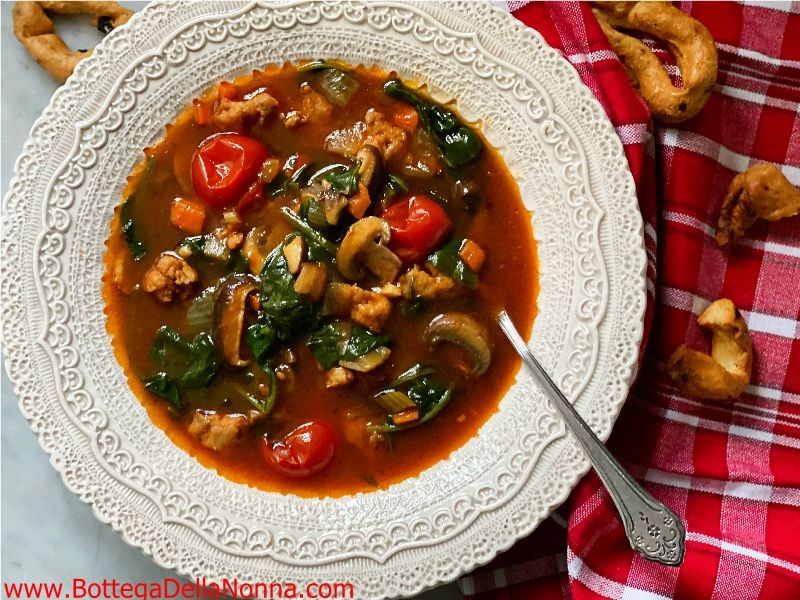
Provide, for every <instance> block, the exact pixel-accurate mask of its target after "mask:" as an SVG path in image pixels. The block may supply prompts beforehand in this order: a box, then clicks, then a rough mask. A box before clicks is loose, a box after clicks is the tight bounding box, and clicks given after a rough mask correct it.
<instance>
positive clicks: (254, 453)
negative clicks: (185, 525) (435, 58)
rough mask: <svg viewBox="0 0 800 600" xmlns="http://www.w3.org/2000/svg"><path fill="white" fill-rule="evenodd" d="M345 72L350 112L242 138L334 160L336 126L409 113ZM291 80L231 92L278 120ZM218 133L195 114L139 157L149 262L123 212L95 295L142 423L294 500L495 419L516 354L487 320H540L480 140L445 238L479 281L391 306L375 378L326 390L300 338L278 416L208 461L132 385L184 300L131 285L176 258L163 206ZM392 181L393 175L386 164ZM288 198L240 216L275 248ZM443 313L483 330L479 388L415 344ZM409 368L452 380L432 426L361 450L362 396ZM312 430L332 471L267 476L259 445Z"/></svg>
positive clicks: (531, 255)
mask: <svg viewBox="0 0 800 600" xmlns="http://www.w3.org/2000/svg"><path fill="white" fill-rule="evenodd" d="M353 76H354V77H355V78H356V79H357V80H358V82H359V84H360V87H359V89H358V92H357V93H356V94H355V96H354V97H353V98H352V100H350V102H349V103H348V104H347V105H346V106H344V107H343V108H336V109H335V111H334V112H333V115H332V116H331V118H330V119H329V120H327V121H326V122H323V123H315V122H308V123H304V124H302V125H300V126H299V127H297V128H296V129H291V130H290V129H288V128H287V127H285V126H284V124H283V121H282V120H281V119H280V118H278V116H274V117H273V118H272V119H271V120H269V121H267V122H266V123H265V124H264V125H263V126H258V127H255V128H252V129H250V130H248V131H246V133H247V134H248V135H251V136H253V137H255V138H256V139H261V140H262V141H264V142H265V143H266V144H267V145H268V147H269V148H270V150H271V151H272V153H273V155H274V156H276V157H278V158H280V159H282V160H285V159H286V158H287V157H288V156H290V155H291V154H293V153H297V152H301V153H305V154H306V155H308V156H309V157H310V158H311V160H314V161H320V162H337V161H340V160H341V157H334V156H332V155H331V154H330V153H328V152H326V151H325V150H323V141H324V140H325V137H326V136H327V135H328V134H329V133H330V132H331V131H332V130H334V129H338V128H346V127H350V126H352V125H353V123H354V122H356V121H358V120H360V119H363V118H364V114H365V112H366V111H367V110H368V109H370V108H373V109H376V110H378V111H380V112H382V113H384V114H386V115H391V114H393V113H394V112H396V111H397V110H399V109H402V108H407V105H405V106H404V105H403V103H401V102H399V101H397V100H394V99H391V98H389V97H387V96H386V95H385V94H384V93H383V92H382V89H381V88H382V85H383V83H384V82H385V81H386V79H387V74H386V73H385V72H383V71H381V70H379V69H377V68H364V67H358V68H357V69H355V70H354V71H353ZM300 80H301V75H300V74H299V73H298V72H297V70H296V68H295V67H294V66H292V65H288V64H287V65H283V66H276V67H268V68H266V69H265V70H263V71H259V72H254V73H253V74H251V75H247V76H243V77H240V78H239V79H237V80H236V81H235V82H234V83H235V84H236V85H237V86H238V87H239V88H240V90H243V91H248V90H255V89H257V88H261V87H264V88H266V89H267V90H268V92H269V93H270V94H271V95H272V96H273V97H274V98H275V99H276V100H278V103H279V105H278V109H279V110H280V111H282V112H285V111H288V110H290V109H291V108H292V107H296V106H299V105H300V103H301V98H300V92H299V81H300ZM214 96H215V90H211V91H209V92H208V94H206V96H205V97H204V99H205V100H207V101H209V102H210V101H213V98H214ZM216 131H218V129H215V126H214V125H205V126H200V125H197V124H196V123H195V121H194V110H193V108H192V107H189V108H187V109H186V110H185V111H184V112H182V113H181V114H180V115H179V116H178V118H177V119H176V120H175V121H174V122H173V123H172V124H170V125H168V126H167V130H166V134H165V136H164V138H163V139H162V140H161V141H159V142H158V143H157V144H155V145H154V146H153V147H152V148H148V149H146V150H145V154H146V155H147V156H148V157H155V159H156V162H155V167H154V170H153V172H152V178H151V181H150V185H149V187H148V191H147V193H146V194H145V195H144V196H143V197H141V198H139V199H137V203H136V205H135V207H134V210H133V215H132V218H133V220H134V222H135V223H136V231H137V235H138V237H139V239H140V240H141V241H142V242H143V243H144V245H145V246H146V248H147V250H148V252H147V254H146V255H145V256H144V257H143V259H142V260H140V261H135V260H133V258H132V256H131V254H130V252H129V251H128V247H127V246H126V242H125V240H124V239H123V236H122V235H121V231H120V227H121V225H120V222H119V209H117V214H116V216H115V219H114V221H113V223H112V226H111V235H110V237H109V240H108V243H107V246H108V250H107V254H106V257H105V263H106V276H105V278H104V287H103V292H104V299H105V302H106V314H107V317H108V319H107V328H108V332H109V334H110V336H111V339H112V341H113V345H114V349H115V352H116V356H117V358H118V360H119V362H120V364H121V365H122V367H123V369H124V371H125V373H126V375H127V378H128V381H129V383H130V386H131V389H132V391H133V392H134V394H135V396H136V397H137V398H139V400H140V401H141V402H142V404H143V405H144V406H145V408H146V409H147V411H148V414H149V415H150V418H151V419H152V420H153V422H154V423H155V425H156V426H158V427H160V428H161V429H163V430H164V431H165V433H166V434H167V435H168V436H169V437H170V439H171V440H172V441H173V442H174V443H175V444H176V445H178V446H179V447H180V448H182V449H183V450H185V451H186V452H188V453H189V454H191V455H192V456H194V457H196V458H197V460H199V461H200V462H201V463H202V464H203V465H205V466H206V467H208V468H212V469H215V470H216V471H217V472H218V473H219V474H220V475H222V476H224V477H226V478H228V479H230V480H232V481H236V482H241V483H244V484H247V485H250V486H255V487H257V488H260V489H264V490H270V491H277V492H282V493H292V494H297V495H301V496H342V495H346V494H352V493H356V492H368V491H370V490H374V489H376V488H383V487H386V486H388V485H390V484H392V483H394V482H398V481H401V480H403V479H406V478H408V477H411V476H414V475H417V474H419V473H420V472H421V471H423V470H424V469H426V468H428V467H429V466H431V465H433V464H434V463H436V462H437V461H440V460H442V459H444V458H446V457H447V456H448V455H449V454H450V453H451V452H452V451H453V450H455V449H456V448H458V447H459V446H461V445H462V444H464V443H465V442H466V441H467V440H468V439H469V438H471V437H473V436H474V435H475V434H476V433H477V431H478V429H479V428H480V427H481V425H482V424H483V423H484V422H486V420H487V419H488V418H489V417H490V416H491V415H492V414H493V413H494V412H495V411H496V410H497V406H498V402H499V400H500V399H501V398H502V397H503V395H504V394H505V393H506V391H507V390H508V389H509V387H510V385H511V384H512V382H513V380H514V377H515V374H516V372H517V370H518V368H519V364H520V363H519V360H518V358H517V357H516V355H515V354H514V351H513V349H512V348H511V346H510V345H509V344H507V343H506V342H505V341H504V339H503V338H502V334H501V332H500V329H499V327H498V326H497V324H496V315H497V313H498V312H499V311H500V310H501V309H505V310H507V311H508V313H509V314H510V315H511V317H512V319H513V320H514V322H515V323H516V324H517V326H518V327H519V329H520V330H521V331H522V332H523V333H524V334H527V333H528V332H530V330H531V327H532V323H533V319H534V317H535V312H536V309H535V306H536V297H537V293H538V287H537V286H538V283H537V281H538V277H537V258H536V248H535V244H534V241H533V232H532V229H531V219H530V214H529V212H528V211H527V210H526V209H525V207H524V206H523V203H522V200H521V198H520V194H519V190H518V188H517V185H516V183H515V182H514V180H513V179H512V177H511V175H510V173H509V171H508V169H507V168H506V166H505V164H504V162H503V160H502V158H501V157H500V155H499V154H498V153H497V152H496V151H495V150H494V149H493V148H491V147H490V146H489V145H488V143H486V141H485V140H484V150H483V151H482V153H481V154H480V156H479V157H478V158H477V159H476V160H475V161H474V163H472V164H470V165H469V166H468V169H469V174H470V177H471V178H472V179H473V180H474V181H476V182H477V183H478V184H479V186H480V189H481V191H482V193H483V195H484V198H485V201H484V202H483V204H482V205H481V206H480V207H479V208H478V209H477V210H476V211H474V212H468V211H465V210H461V209H459V210H453V209H448V213H449V214H450V216H451V218H452V220H453V223H454V225H453V232H454V234H459V235H462V236H464V237H468V238H470V239H472V240H474V241H475V242H477V243H478V244H479V245H480V246H481V247H482V248H483V249H484V250H485V252H486V255H487V259H486V262H485V264H484V265H483V267H482V269H481V270H480V272H479V277H480V283H479V284H478V285H477V286H476V287H475V288H474V289H471V290H469V291H468V292H467V293H466V294H465V295H464V296H462V297H457V298H452V299H447V300H437V301H435V302H431V303H430V304H429V305H428V306H427V308H424V310H422V312H421V313H419V314H414V315H409V316H405V315H402V314H400V311H398V310H397V309H395V310H394V311H393V313H392V315H391V317H390V318H389V320H388V321H387V323H386V325H385V327H384V328H383V330H382V332H381V333H382V334H385V335H388V336H389V337H390V338H391V344H390V347H391V350H392V353H391V356H390V358H389V360H388V361H387V362H386V363H384V364H383V365H381V366H380V367H378V368H377V369H375V370H374V371H371V372H369V373H363V374H362V373H357V374H356V375H357V376H356V378H355V381H354V382H353V383H351V384H350V385H348V386H344V387H335V388H329V389H326V387H325V374H324V372H323V370H322V369H321V367H320V366H319V365H318V364H317V362H316V360H315V359H314V357H313V356H312V355H311V353H310V352H309V350H308V348H307V347H306V345H305V340H306V339H307V335H305V336H300V337H299V338H298V339H295V340H294V341H292V342H291V343H290V344H289V347H290V348H291V349H292V351H293V352H294V354H295V355H296V359H297V360H296V362H295V363H294V364H292V365H291V377H289V378H288V379H287V380H285V381H280V382H279V383H278V391H277V401H276V405H275V408H274V410H273V411H272V412H271V413H270V414H269V415H268V416H267V417H266V419H265V420H264V421H263V422H261V423H259V424H258V425H256V426H254V427H253V428H252V430H250V431H249V432H247V433H246V434H245V435H243V436H242V437H241V438H240V439H239V440H238V442H237V443H236V444H235V445H233V446H231V447H228V448H224V449H222V450H217V451H215V450H211V449H210V448H207V447H204V446H203V445H202V444H200V443H199V442H198V440H197V439H196V438H195V437H194V436H193V435H191V434H190V433H189V432H188V423H189V421H190V417H189V412H190V411H188V410H187V411H185V412H184V413H178V412H176V411H174V410H172V409H171V408H170V407H169V405H168V404H167V402H165V401H164V400H162V399H161V398H159V397H156V396H154V395H153V394H151V393H149V392H148V391H147V390H146V389H145V388H144V386H143V384H142V379H143V378H146V377H148V376H150V375H152V374H153V372H154V367H153V363H152V362H151V359H150V357H149V354H148V349H149V347H150V344H151V343H152V341H153V338H154V336H155V334H156V332H157V330H158V329H159V327H161V326H162V325H164V324H167V325H170V326H172V327H173V328H174V329H175V330H177V331H179V332H181V331H182V329H183V328H184V326H185V314H186V307H187V302H188V301H187V302H176V303H171V304H162V303H160V302H158V301H157V300H156V299H155V298H153V296H152V295H151V294H147V293H145V292H144V291H143V290H142V289H141V286H140V285H139V282H140V281H141V280H142V276H143V274H144V272H145V271H146V270H147V269H148V268H149V267H150V266H151V265H152V264H153V261H154V260H155V258H156V257H157V256H158V254H159V253H160V252H162V251H165V250H173V249H175V248H176V246H177V245H178V244H179V243H180V242H181V240H182V239H184V238H185V237H186V235H187V234H186V233H185V232H182V231H180V230H178V229H177V228H176V227H174V226H173V225H171V224H170V205H171V203H172V201H173V199H174V198H175V197H178V196H181V197H187V196H189V195H190V194H191V185H192V183H191V175H190V163H191V160H192V156H193V155H194V152H195V149H196V148H197V146H198V144H200V142H202V141H203V140H204V139H205V138H206V137H208V136H209V135H210V134H212V133H214V132H216ZM143 165H144V163H142V164H140V165H139V166H138V167H137V168H136V169H135V171H134V173H133V174H132V175H131V176H130V177H129V179H128V185H127V187H126V191H125V196H126V197H127V196H128V194H130V193H131V192H132V191H133V190H134V189H136V187H137V185H138V183H139V179H140V177H141V174H142V172H143ZM389 171H390V172H392V171H393V170H392V165H391V163H390V164H389ZM446 179H447V178H446V177H442V176H438V177H432V178H430V179H428V180H425V181H416V180H412V181H410V182H409V187H410V192H418V191H420V190H423V189H424V190H425V191H431V190H433V191H437V192H439V193H440V194H442V196H445V197H447V196H448V194H449V193H450V189H451V185H452V184H451V182H449V181H447V180H446ZM290 202H291V200H290V199H286V198H284V199H281V198H278V199H275V200H270V199H265V200H263V201H261V202H259V203H257V205H256V206H255V207H254V208H252V209H251V210H249V211H247V212H246V213H244V214H242V215H241V218H242V222H243V227H244V229H245V231H246V230H247V229H248V228H250V227H252V226H255V225H257V224H258V225H266V226H267V227H268V228H270V229H271V231H273V232H274V234H273V235H271V236H270V237H271V238H272V239H274V243H275V244H277V243H278V242H279V241H280V240H281V239H282V238H283V236H284V235H286V234H288V233H289V232H290V231H291V230H292V229H291V227H290V225H289V224H288V223H287V222H286V221H284V219H282V218H281V216H280V214H279V212H278V210H279V208H280V207H281V206H284V205H289V204H290ZM207 215H208V216H207V218H206V222H205V225H204V229H203V230H204V231H210V230H212V229H213V228H215V227H217V226H218V225H219V224H220V223H221V219H222V211H217V210H213V209H210V210H208V211H207ZM212 275H213V274H212ZM214 283H215V281H214V280H213V277H211V276H209V277H206V275H205V273H204V274H203V281H202V286H200V287H199V288H198V290H199V289H202V288H205V287H207V286H209V285H213V284H214ZM448 310H458V311H460V312H465V313H467V314H469V315H471V316H473V317H475V318H476V319H477V320H479V322H481V323H482V324H483V325H484V326H485V327H486V328H487V330H488V333H489V338H490V343H491V346H492V362H491V366H490V367H489V369H488V371H487V372H486V373H485V374H483V375H482V376H480V377H478V378H470V377H468V376H465V373H464V362H465V360H466V356H465V355H463V354H462V353H461V352H460V350H459V349H457V348H455V347H449V345H447V344H440V345H439V346H437V347H436V348H435V349H431V348H429V347H428V346H427V345H426V344H425V343H424V342H423V339H422V337H423V330H424V329H425V327H426V325H427V324H428V323H429V321H430V320H431V318H432V317H434V316H436V315H437V314H439V313H441V312H445V311H448ZM415 363H424V364H426V365H432V366H434V367H436V368H437V375H436V377H437V379H438V380H440V381H443V382H448V381H452V382H453V383H454V386H455V387H454V394H453V398H452V400H451V402H450V403H449V405H448V406H447V407H446V408H445V409H444V410H443V411H442V412H441V413H440V414H439V415H438V416H436V417H435V418H433V419H432V420H431V421H429V422H428V423H425V424H423V425H421V426H418V427H414V428H411V429H408V430H405V431H401V432H397V433H393V434H388V435H387V436H386V437H387V438H389V439H387V440H385V441H383V442H381V443H378V444H377V445H375V447H373V446H372V445H370V444H369V443H367V442H366V441H365V440H366V437H365V436H364V435H363V432H362V429H363V417H364V415H367V416H369V417H372V418H378V417H380V416H381V415H382V414H383V411H382V410H381V409H379V408H378V407H376V406H375V404H374V402H373V401H372V400H371V398H372V396H373V394H374V393H375V392H376V391H377V390H379V389H381V388H382V387H384V386H385V385H386V384H387V383H388V382H389V381H391V380H392V379H393V378H394V377H396V376H397V375H398V374H399V373H401V372H403V371H405V370H406V369H407V368H409V367H410V366H411V365H413V364H415ZM247 384H248V381H247V380H246V378H244V376H243V375H242V373H237V372H235V371H228V370H225V369H223V370H222V371H221V372H220V373H219V374H218V376H217V377H216V379H215V380H214V381H213V382H212V383H211V385H210V386H209V387H208V388H206V389H204V390H200V391H195V392H193V393H192V394H191V395H190V402H189V404H190V409H197V408H202V409H212V410H220V411H222V412H230V411H246V410H248V406H247V403H246V402H245V401H243V400H242V399H241V398H233V399H231V397H230V393H229V388H230V386H231V385H238V386H246V385H247ZM354 416H355V417H356V418H354ZM311 420H314V421H324V422H327V423H328V424H329V425H331V426H332V428H333V429H334V431H335V433H336V438H337V444H336V452H335V456H334V458H333V461H332V462H331V464H330V465H329V466H328V467H327V468H326V469H324V470H323V471H322V472H320V473H318V474H316V475H314V476H311V477H308V478H304V479H291V478H286V477H284V476H283V475H280V474H278V473H276V472H275V471H273V470H271V469H270V468H269V467H268V466H267V465H266V464H265V461H264V459H263V457H262V452H261V449H262V446H263V445H264V441H263V440H264V437H265V436H268V437H269V438H270V439H274V438H277V437H280V436H282V435H284V434H286V433H287V432H288V431H290V430H292V429H294V428H295V427H296V426H298V425H299V424H301V423H304V422H306V421H311Z"/></svg>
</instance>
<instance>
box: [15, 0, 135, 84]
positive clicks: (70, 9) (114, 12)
mask: <svg viewBox="0 0 800 600" xmlns="http://www.w3.org/2000/svg"><path fill="white" fill-rule="evenodd" d="M45 11H51V12H54V13H61V14H84V13H85V14H91V15H95V19H94V21H93V24H94V25H95V26H96V27H97V29H99V30H100V31H102V32H103V33H108V32H109V31H111V30H112V29H113V28H115V27H119V26H120V25H123V24H124V23H126V22H127V21H128V19H130V18H131V15H132V14H133V13H132V12H131V11H129V10H127V9H125V8H122V7H121V6H120V5H119V4H117V3H116V2H17V3H16V4H15V5H14V35H16V36H17V39H18V40H19V41H20V42H22V45H23V46H25V49H26V50H27V51H28V53H29V54H30V55H31V56H32V57H33V58H34V59H35V60H36V62H38V63H39V64H40V65H42V66H43V67H44V68H45V70H46V71H47V72H48V73H50V75H52V76H53V77H55V78H56V79H58V80H59V81H61V82H64V81H66V80H67V77H69V76H70V74H71V73H72V71H73V69H74V68H75V65H77V64H78V63H79V62H80V61H81V60H82V59H84V58H86V57H87V56H89V55H90V54H91V53H92V51H91V50H70V48H69V47H68V46H67V45H66V44H65V43H64V40H62V39H61V37H59V35H58V34H57V33H56V32H55V25H53V21H51V20H50V17H48V16H47V13H46V12H45Z"/></svg>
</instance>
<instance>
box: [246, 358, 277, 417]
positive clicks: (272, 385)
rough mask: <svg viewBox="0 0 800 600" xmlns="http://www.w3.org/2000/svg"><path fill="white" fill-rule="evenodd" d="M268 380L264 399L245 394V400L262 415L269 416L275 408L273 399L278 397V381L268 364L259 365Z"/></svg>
mask: <svg viewBox="0 0 800 600" xmlns="http://www.w3.org/2000/svg"><path fill="white" fill-rule="evenodd" d="M261 368H262V369H264V372H265V373H266V374H267V378H268V379H269V394H268V395H267V397H266V398H259V397H258V396H256V395H255V394H251V393H250V392H248V393H247V400H248V401H249V402H250V404H252V405H253V406H254V407H255V408H256V410H258V411H259V412H261V413H262V414H265V415H267V414H269V413H270V412H272V409H273V408H275V398H277V396H278V379H277V377H275V370H274V369H273V368H272V367H271V366H270V365H268V364H263V365H261Z"/></svg>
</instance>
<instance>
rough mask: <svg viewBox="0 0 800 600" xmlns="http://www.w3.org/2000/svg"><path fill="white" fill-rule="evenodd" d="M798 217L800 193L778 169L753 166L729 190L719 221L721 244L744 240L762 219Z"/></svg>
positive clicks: (768, 165)
mask: <svg viewBox="0 0 800 600" xmlns="http://www.w3.org/2000/svg"><path fill="white" fill-rule="evenodd" d="M798 213H800V190H798V189H797V188H796V187H794V186H793V185H792V184H791V182H790V181H789V180H788V179H786V176H785V175H784V174H783V173H781V172H780V170H779V169H778V168H777V167H776V166H775V165H771V164H767V163H761V164H757V165H753V166H751V167H750V168H749V169H747V170H746V171H745V172H743V173H739V174H738V175H737V176H736V177H734V178H733V180H732V181H731V184H730V186H728V194H727V195H726V196H725V200H723V201H722V208H721V209H720V211H719V219H718V221H717V244H719V245H720V246H724V245H726V244H728V243H730V242H732V241H734V240H736V239H737V238H739V237H741V236H742V235H744V232H745V229H747V228H748V227H750V226H751V225H752V224H753V223H755V222H756V221H757V220H758V219H765V220H767V221H777V220H779V219H785V218H786V217H793V216H794V215H796V214H798Z"/></svg>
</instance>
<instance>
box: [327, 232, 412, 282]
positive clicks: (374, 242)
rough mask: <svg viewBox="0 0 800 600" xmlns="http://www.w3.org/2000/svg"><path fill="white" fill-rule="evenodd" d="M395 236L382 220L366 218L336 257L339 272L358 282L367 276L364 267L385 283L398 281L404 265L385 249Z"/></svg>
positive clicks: (347, 237) (343, 241)
mask: <svg viewBox="0 0 800 600" xmlns="http://www.w3.org/2000/svg"><path fill="white" fill-rule="evenodd" d="M391 236H392V234H391V230H390V229H389V224H388V223H387V222H386V221H384V220H383V219H379V218H378V217H365V218H363V219H359V220H358V221H356V222H355V223H353V224H352V225H351V226H350V229H349V230H348V231H347V234H346V235H345V236H344V239H343V240H342V243H341V245H340V246H339V251H338V252H337V253H336V266H337V267H338V268H339V272H340V273H341V274H342V275H343V276H344V277H346V278H347V279H350V280H352V281H357V280H359V279H361V278H362V277H364V275H365V273H364V269H363V268H362V265H363V266H365V267H367V269H368V270H369V271H370V272H371V273H372V274H373V275H375V276H376V277H378V278H379V279H380V280H381V282H390V281H394V279H395V277H397V274H398V273H399V272H400V266H401V265H402V262H401V261H400V259H399V258H398V257H397V255H396V254H395V253H394V252H392V251H391V250H389V249H388V248H387V247H386V246H385V245H384V244H387V243H388V242H389V240H390V239H391Z"/></svg>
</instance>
